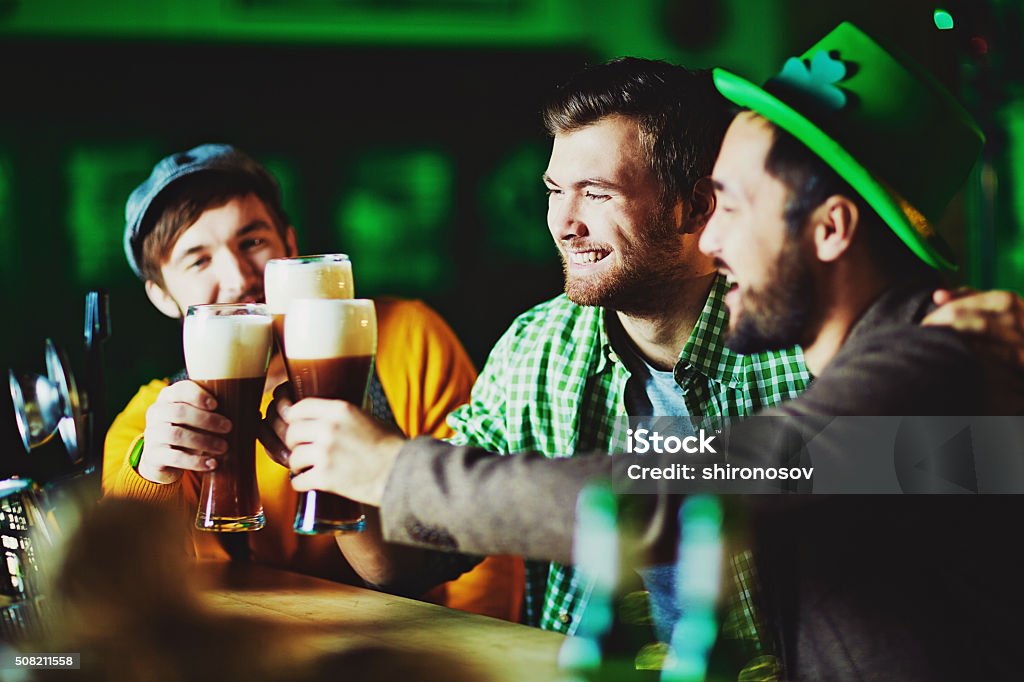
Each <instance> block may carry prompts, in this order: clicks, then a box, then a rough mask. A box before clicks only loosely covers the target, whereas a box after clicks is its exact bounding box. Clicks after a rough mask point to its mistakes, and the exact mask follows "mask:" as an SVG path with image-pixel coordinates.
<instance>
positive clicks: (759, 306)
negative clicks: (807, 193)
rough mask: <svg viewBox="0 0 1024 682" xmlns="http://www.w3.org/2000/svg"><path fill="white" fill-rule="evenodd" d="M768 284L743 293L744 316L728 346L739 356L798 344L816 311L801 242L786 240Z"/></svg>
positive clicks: (733, 326)
mask: <svg viewBox="0 0 1024 682" xmlns="http://www.w3.org/2000/svg"><path fill="white" fill-rule="evenodd" d="M767 281H768V284H767V285H765V286H763V287H761V288H760V289H751V290H748V291H747V292H745V293H743V294H742V296H743V305H742V313H741V314H740V317H739V319H737V320H735V322H734V323H733V324H731V325H730V331H729V333H728V334H727V336H726V338H725V343H726V345H727V346H728V347H729V348H730V349H731V350H733V351H735V352H737V353H745V354H749V353H760V352H763V351H771V350H782V349H784V348H791V347H792V346H795V345H797V344H799V343H800V342H801V341H802V340H803V337H804V336H805V334H806V331H807V329H808V327H809V325H810V321H811V319H812V316H813V311H814V309H815V300H816V299H815V287H814V278H813V276H812V273H811V269H810V267H809V264H808V262H807V260H806V259H805V258H804V256H803V253H802V251H801V246H800V244H799V242H798V240H796V239H793V238H787V239H786V243H785V244H784V246H783V248H782V251H781V252H780V253H779V256H778V258H777V259H776V261H775V263H774V264H773V266H772V268H771V271H770V273H769V277H768V278H767Z"/></svg>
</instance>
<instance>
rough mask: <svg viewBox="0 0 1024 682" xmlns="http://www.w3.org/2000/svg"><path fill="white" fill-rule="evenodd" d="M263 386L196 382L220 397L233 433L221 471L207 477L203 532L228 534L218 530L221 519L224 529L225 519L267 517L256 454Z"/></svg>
mask: <svg viewBox="0 0 1024 682" xmlns="http://www.w3.org/2000/svg"><path fill="white" fill-rule="evenodd" d="M263 382H264V379H263V378H262V377H254V378H250V379H211V380H207V381H196V383H197V384H199V385H200V386H202V387H203V388H205V389H206V390H207V391H209V392H210V393H211V394H213V395H214V396H216V397H217V410H216V412H217V413H218V414H222V415H224V416H225V417H227V418H228V419H230V420H231V431H229V432H228V433H226V434H224V435H223V438H224V439H225V440H226V441H227V442H228V449H227V453H226V454H225V455H223V456H222V457H220V458H219V459H218V460H217V468H216V469H215V470H214V471H211V472H210V473H208V474H206V476H207V482H206V485H207V486H208V487H209V492H208V495H207V496H206V497H204V500H205V505H206V507H207V509H205V510H204V509H202V508H200V513H199V517H198V518H199V519H201V520H202V524H203V525H201V526H200V528H204V529H207V530H225V529H224V528H215V526H217V525H218V521H217V519H221V522H220V525H223V520H225V519H230V518H238V519H249V518H256V517H261V516H262V515H263V505H262V504H260V493H259V487H258V486H257V484H256V450H255V445H256V427H257V425H258V424H259V423H260V408H259V405H260V398H262V397H263ZM254 405H255V406H256V407H255V409H253V406H254ZM204 511H205V512H206V513H204ZM239 530H243V529H241V528H240V529H239ZM244 530H254V529H252V528H246V529H244Z"/></svg>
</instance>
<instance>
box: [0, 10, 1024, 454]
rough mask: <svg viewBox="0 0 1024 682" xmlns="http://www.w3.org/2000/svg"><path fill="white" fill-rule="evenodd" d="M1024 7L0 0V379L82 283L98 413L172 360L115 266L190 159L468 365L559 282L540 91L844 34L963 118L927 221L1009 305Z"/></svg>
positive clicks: (137, 293) (1023, 107) (779, 51)
mask: <svg viewBox="0 0 1024 682" xmlns="http://www.w3.org/2000/svg"><path fill="white" fill-rule="evenodd" d="M1020 4H1021V3H1020V2H1019V0H976V1H968V0H956V1H955V2H949V3H945V4H941V5H938V4H936V3H934V2H925V1H921V0H899V1H898V2H894V1H893V0H878V1H876V0H871V1H861V2H821V1H820V0H818V1H811V0H705V1H704V2H692V1H690V0H633V1H632V2H618V1H615V0H590V1H584V0H383V1H381V0H0V59H2V64H3V67H4V68H3V71H2V73H3V76H2V81H0V82H2V90H0V281H2V290H3V292H4V293H3V296H4V299H3V303H4V308H5V309H6V310H8V311H10V314H8V315H7V316H6V320H7V322H6V323H7V324H9V325H11V328H12V329H11V331H10V332H9V333H7V334H4V335H2V336H0V359H2V362H0V366H4V365H6V366H12V367H15V368H18V369H19V370H26V369H33V370H35V371H42V367H43V355H42V349H43V339H44V338H45V337H47V336H49V337H52V338H54V339H55V340H56V341H57V342H58V343H59V344H60V345H62V346H63V347H64V348H65V349H66V350H67V351H68V352H69V354H70V355H71V356H72V359H73V361H74V363H75V366H76V368H78V369H80V368H81V362H82V352H81V339H82V319H83V297H84V294H85V292H86V291H87V290H88V289H90V288H94V287H103V288H105V289H106V290H108V291H109V293H110V297H111V311H112V319H113V337H112V338H111V339H110V340H109V342H108V343H107V344H106V356H107V367H108V377H107V381H108V384H107V391H106V395H105V397H104V400H105V403H106V406H107V408H108V413H109V414H114V413H116V411H117V410H119V409H120V407H121V406H123V405H124V403H125V402H127V400H128V399H129V398H130V397H131V395H132V394H133V393H134V391H135V389H136V388H137V387H138V386H139V385H140V384H141V383H144V382H146V381H148V380H149V379H151V378H153V377H158V376H165V375H167V374H169V373H172V372H174V371H176V370H177V369H178V368H180V367H181V366H182V359H181V350H180V335H179V328H178V324H177V323H176V322H173V321H171V320H168V319H166V318H164V317H162V316H161V315H160V314H159V313H158V312H157V311H156V310H155V309H153V308H152V307H151V306H150V305H149V303H148V301H147V300H146V298H145V295H144V293H143V290H142V286H141V285H140V283H139V282H138V281H137V280H136V279H135V278H134V276H133V275H132V273H131V271H130V270H129V269H128V266H127V264H126V263H125V260H124V256H123V252H122V247H121V237H122V230H123V220H124V219H123V206H124V200H125V198H126V197H127V195H128V193H129V192H130V191H131V189H132V188H133V187H134V186H135V185H137V184H138V183H139V182H141V181H142V180H143V179H144V178H145V177H146V175H147V174H148V172H149V170H150V168H151V167H152V165H153V164H154V163H155V162H156V161H157V160H158V159H159V158H161V157H162V156H164V155H166V154H168V153H170V152H173V151H180V150H183V149H186V148H188V147H191V146H193V145H196V144H198V143H201V142H229V143H232V144H235V145H237V146H239V147H241V148H242V149H244V150H246V151H248V152H249V153H250V154H252V155H253V156H254V157H255V158H257V159H258V160H260V161H263V162H264V163H266V164H267V165H268V167H269V168H270V169H271V170H272V171H273V172H274V173H275V174H276V175H277V177H278V178H279V180H280V181H281V184H282V187H283V191H284V196H285V204H286V207H287V208H288V210H289V213H290V215H291V216H292V219H293V222H294V224H295V226H296V228H297V229H298V231H299V240H300V248H301V250H302V251H303V252H306V253H314V252H324V251H344V252H348V253H350V254H351V255H352V257H353V262H354V271H355V276H356V286H357V292H358V294H359V295H366V296H373V295H380V294H396V295H401V296H410V297H416V298H422V299H424V300H426V301H427V302H428V303H430V304H432V305H433V306H434V307H435V308H437V309H438V310H439V311H440V312H441V313H442V314H443V315H444V316H445V317H446V319H448V321H449V322H450V323H451V325H452V326H453V327H454V328H455V330H456V332H457V333H458V334H459V336H460V338H462V340H463V342H464V343H465V345H466V347H467V349H468V350H469V352H470V354H471V355H472V357H473V359H474V361H475V362H476V363H477V365H478V366H480V365H481V364H482V363H483V361H484V360H485V359H486V354H487V351H488V350H489V348H490V347H491V345H492V344H493V343H494V341H495V340H496V339H497V337H498V335H499V334H500V333H501V332H502V331H503V330H504V329H505V328H506V327H507V325H508V324H509V322H510V321H511V320H512V318H513V317H514V316H515V315H516V314H517V313H519V312H522V311H524V310H526V309H527V308H528V307H529V306H531V305H532V304H534V303H537V302H539V301H541V300H544V299H546V298H549V297H551V296H553V295H555V294H557V293H558V292H559V291H560V288H561V287H560V284H561V275H560V269H559V265H558V259H557V255H556V252H555V250H554V248H553V247H552V246H551V243H550V237H549V236H548V233H547V230H546V227H545V221H544V212H545V199H544V193H543V187H542V184H541V182H540V179H539V178H540V174H541V172H542V171H543V170H544V167H545V164H546V161H547V154H548V146H549V142H548V140H547V139H546V137H545V135H544V133H543V129H542V127H541V125H540V121H539V115H538V112H539V107H540V102H541V99H542V98H543V96H544V95H545V93H547V92H548V91H549V90H550V89H551V88H552V87H553V85H555V84H556V83H558V82H560V81H562V80H563V79H564V78H565V77H566V76H568V75H569V74H571V73H572V72H574V71H577V70H578V69H580V68H581V67H583V66H584V65H585V64H586V63H590V62H595V61H603V60H606V59H608V58H611V57H614V56H619V55H637V56H644V57H655V58H662V59H667V60H669V61H673V62H677V63H682V64H685V65H687V66H692V67H706V66H711V65H720V66H727V67H731V68H733V69H736V70H738V71H739V72H740V73H743V74H745V75H749V76H751V77H753V78H754V79H763V78H767V77H768V76H770V75H771V74H772V73H774V71H775V70H776V69H777V67H778V66H779V65H780V64H781V63H782V61H783V60H784V59H785V58H786V57H788V56H791V55H794V54H799V53H801V52H802V51H803V50H804V49H805V48H806V47H808V46H809V45H810V44H811V43H812V42H814V41H815V40H816V39H817V38H818V37H820V36H821V35H822V34H824V33H825V32H826V31H827V30H829V29H830V28H832V27H833V26H834V25H835V24H836V23H838V22H839V21H841V20H843V19H852V20H854V21H856V22H858V23H859V24H860V25H861V26H863V27H864V28H866V29H868V30H869V31H871V32H873V33H875V34H876V35H878V36H879V37H881V38H883V39H887V40H888V41H889V42H891V43H893V44H896V45H899V46H900V47H901V48H902V49H903V50H905V51H906V52H907V53H909V54H910V55H912V56H913V57H915V58H916V59H918V60H919V61H922V62H923V63H925V64H926V65H927V66H928V67H929V68H931V69H932V70H933V71H934V72H935V73H936V74H937V75H938V77H939V79H940V80H942V81H943V82H945V83H946V84H947V85H948V86H949V87H951V88H952V89H953V90H954V92H956V93H957V94H958V96H959V98H960V99H961V100H962V101H963V102H964V103H965V104H966V105H967V107H968V109H970V110H971V111H972V112H973V113H974V114H975V115H976V116H977V117H978V119H979V120H980V121H981V123H982V127H983V128H984V130H985V132H986V134H987V135H988V146H987V150H986V155H985V157H984V159H983V161H982V163H980V164H979V166H978V169H977V171H976V173H975V175H974V177H973V178H972V180H971V183H970V185H969V187H968V189H967V190H966V191H965V192H964V193H963V195H962V196H961V197H959V198H958V199H957V201H956V202H955V203H954V206H953V210H952V211H950V214H949V217H948V220H947V222H946V224H945V225H943V226H942V229H943V230H944V232H945V234H946V235H947V236H948V237H949V238H950V241H951V242H952V243H953V244H954V245H955V248H956V249H957V250H958V251H959V253H960V255H961V259H962V262H963V263H964V265H965V267H964V269H963V271H962V272H961V275H960V278H961V281H963V282H966V283H970V284H973V285H976V286H982V287H1002V288H1011V289H1017V290H1019V289H1020V288H1021V286H1022V284H1024V242H1022V236H1021V225H1022V223H1024V199H1022V198H1021V190H1022V189H1024V56H1022V48H1021V40H1020V38H1021V33H1022V28H1024V20H1022V8H1021V7H1020ZM939 7H941V8H942V9H944V10H946V11H948V14H949V16H951V17H952V22H951V23H952V28H949V29H947V30H940V29H939V26H940V25H941V26H943V27H946V26H948V24H949V23H950V22H948V21H942V20H940V21H937V20H936V15H935V11H936V9H937V8H939ZM935 143H936V144H942V140H936V141H935ZM3 393H4V394H5V393H6V392H3ZM3 400H4V401H7V400H8V399H7V397H6V395H4V397H3ZM0 410H2V411H3V414H2V415H0V423H2V424H3V428H2V431H0V437H2V442H0V446H2V447H4V449H5V451H6V452H5V454H9V452H10V451H11V450H10V448H13V447H14V446H13V445H7V444H9V443H13V438H14V436H13V420H11V419H10V418H9V415H10V409H9V403H8V402H4V403H2V404H0ZM47 447H49V446H47Z"/></svg>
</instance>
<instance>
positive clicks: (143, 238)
mask: <svg viewBox="0 0 1024 682" xmlns="http://www.w3.org/2000/svg"><path fill="white" fill-rule="evenodd" d="M125 220H126V226H125V235H124V246H125V254H126V256H127V258H128V264H129V265H130V266H131V268H132V270H133V271H134V272H135V274H136V275H138V276H139V278H140V279H141V280H142V281H143V282H144V285H145V289H146V295H147V296H148V297H149V299H150V301H152V303H153V305H154V306H156V307H157V309H159V310H160V312H162V313H164V314H165V315H167V316H168V317H171V318H174V319H179V320H180V319H182V318H183V317H184V315H185V312H186V311H187V310H188V307H189V306H190V305H196V304H206V303H238V302H257V301H262V300H263V270H264V268H265V267H266V264H267V262H268V261H270V260H271V259H273V258H282V257H287V256H295V255H297V254H298V248H297V245H296V237H295V230H294V228H293V227H292V226H291V224H290V221H289V220H288V217H287V215H286V214H285V211H284V208H283V207H282V204H281V196H280V190H279V188H278V185H277V183H276V182H275V180H274V179H273V177H271V175H270V174H269V173H268V172H267V171H266V169H265V168H263V166H261V165H260V164H258V163H257V162H256V161H254V160H253V159H252V158H250V157H249V156H247V155H246V154H244V153H242V152H241V151H239V150H237V149H234V148H233V147H230V146H228V145H220V144H204V145H200V146H198V147H195V148H194V149H190V150H188V151H186V152H182V153H178V154H172V155H170V156H168V157H166V158H164V159H163V160H161V161H160V162H159V163H158V164H157V165H156V166H155V167H154V168H153V171H152V173H151V174H150V176H149V178H148V179H147V180H146V181H145V182H143V183H142V184H141V185H139V187H137V188H136V189H135V191H133V192H132V194H131V196H130V197H129V198H128V202H127V205H126V206H125ZM376 308H377V316H378V326H379V330H380V333H379V338H380V344H379V350H378V355H377V364H376V370H375V372H374V374H373V377H372V379H371V389H370V390H371V394H372V395H374V397H375V400H374V406H375V410H374V411H375V414H376V416H377V417H379V418H382V419H383V420H384V421H385V422H388V423H390V424H391V425H392V426H394V427H397V428H398V429H400V430H401V431H402V432H403V433H406V434H408V435H410V436H414V435H418V434H430V435H434V436H437V437H445V436H448V435H450V430H449V429H448V427H447V426H446V425H445V423H444V417H445V416H446V415H447V414H448V413H449V412H450V411H451V410H452V409H454V408H455V407H457V406H458V405H460V404H462V403H464V402H466V400H467V399H468V398H469V390H470V388H471V386H472V384H473V381H474V379H475V371H474V369H473V366H472V364H471V362H470V360H469V358H468V356H467V355H466V352H465V350H464V349H463V348H462V345H461V344H460V343H459V341H458V339H457V338H456V337H455V335H454V333H453V332H452V331H451V329H450V328H449V327H448V326H447V325H446V324H445V322H444V321H443V320H442V319H441V318H440V317H439V316H438V315H437V313H435V312H434V311H433V310H431V309H430V308H428V307H427V306H426V305H424V304H422V303H420V302H418V301H403V300H395V299H385V300H378V301H377V302H376ZM410 345H412V346H415V347H416V348H415V350H417V351H418V352H408V351H409V347H410ZM285 378H286V373H285V367H284V361H283V359H282V358H281V356H280V354H279V353H275V354H274V356H273V358H272V359H271V362H270V368H269V371H268V373H267V380H266V386H265V393H266V394H265V396H264V397H265V399H264V401H263V404H264V407H265V406H266V404H267V403H269V401H270V396H271V393H272V391H273V389H274V388H275V387H276V386H277V385H279V384H281V383H282V382H283V381H284V380H285ZM214 407H215V402H214V399H213V396H211V395H210V394H208V393H207V392H206V391H204V390H203V389H202V388H200V386H199V385H198V384H196V383H194V382H192V381H189V380H188V379H187V377H186V376H185V374H184V372H182V373H181V374H180V375H178V376H176V377H172V378H171V379H170V380H155V381H152V382H150V383H149V384H148V385H146V386H143V387H142V388H141V389H140V390H139V392H138V394H137V395H136V396H135V397H134V398H133V399H132V400H131V402H130V403H129V404H128V406H127V407H126V408H125V410H124V411H123V412H122V413H121V414H120V415H118V417H117V418H116V419H115V420H114V422H113V424H112V425H111V428H110V431H109V432H108V434H107V439H106V447H105V452H104V480H103V488H104V491H105V493H106V494H109V495H116V496H126V497H133V498H140V499H147V500H154V501H166V502H169V503H173V504H178V505H181V506H182V507H188V508H189V510H190V511H191V510H194V509H195V506H196V503H197V493H198V489H199V487H198V486H199V480H200V476H201V474H202V473H203V472H205V471H210V470H212V469H215V468H216V466H217V459H218V455H219V454H221V453H223V452H224V450H225V448H226V442H225V440H224V438H223V435H224V434H225V433H227V432H228V431H229V430H230V429H231V424H230V422H229V420H228V419H227V418H225V417H223V416H221V415H218V414H217V413H216V412H215V411H214ZM257 479H258V483H259V487H260V491H261V497H262V501H263V505H264V510H265V515H266V526H265V527H264V529H263V530H261V531H259V532H256V533H246V534H242V535H240V536H239V537H238V538H231V539H222V538H219V537H218V534H213V533H203V532H198V531H194V532H193V534H192V540H193V544H194V549H195V553H196V555H197V556H198V557H201V558H219V559H224V558H226V557H227V556H232V557H245V558H251V559H252V560H254V561H257V562H260V563H266V564H270V565H275V566H280V567H284V568H288V569H291V570H296V571H299V572H303V573H307V574H311V575H317V576H320V577H326V578H331V579H334V580H340V581H344V582H350V583H359V582H360V578H362V579H364V580H366V581H369V582H371V583H373V584H377V585H382V586H384V587H387V588H388V589H391V590H394V591H401V592H404V593H407V594H411V595H418V594H420V593H421V592H422V591H423V590H424V589H426V588H427V587H430V586H432V584H430V585H428V584H426V583H424V582H422V581H419V580H417V579H416V577H415V576H417V575H419V574H420V571H418V570H417V566H418V562H421V561H424V560H425V555H424V554H423V553H422V552H416V551H410V550H406V551H402V550H397V549H394V548H391V547H386V546H384V545H383V544H382V543H381V541H380V537H379V533H377V532H375V531H374V529H373V527H372V526H373V525H374V523H375V522H374V515H372V514H371V515H369V518H368V520H369V523H370V525H371V528H370V529H369V530H368V532H365V533H357V534H348V535H344V536H338V540H337V542H335V539H334V537H332V536H331V535H314V536H300V535H297V534H295V533H294V532H293V531H292V521H293V519H294V517H295V506H296V494H295V492H294V491H293V489H292V487H291V485H290V482H289V477H288V470H287V469H286V468H284V467H282V466H280V465H278V464H276V463H274V462H272V461H271V460H270V458H269V457H267V456H265V453H264V451H263V448H262V446H258V452H257ZM339 547H340V548H341V551H339ZM470 565H471V563H467V564H464V565H460V566H454V567H453V569H452V573H453V574H456V575H457V573H458V571H459V570H464V569H465V568H466V567H468V566H470ZM396 566H402V571H401V572H400V575H401V576H402V577H401V580H400V581H398V582H396V581H395V580H394V577H395V575H398V574H397V573H396V572H395V567H396ZM410 569H411V570H410ZM474 574H475V575H474V576H473V577H472V578H471V579H470V580H468V581H466V582H465V583H459V582H458V581H456V582H455V583H451V584H449V585H448V586H447V587H446V588H443V589H442V590H441V591H440V592H438V593H435V594H433V595H432V597H433V598H434V599H437V600H440V601H442V602H443V603H446V604H448V605H451V606H455V607H460V608H467V609H469V610H473V611H477V612H481V613H485V614H487V615H493V616H498V617H504V618H508V619H514V618H515V617H516V613H517V604H516V603H515V602H516V600H515V599H513V598H511V597H509V596H508V595H509V594H510V593H514V592H515V591H516V590H515V589H514V583H515V582H516V580H518V578H517V577H516V576H517V571H516V570H515V566H514V562H513V560H512V559H510V558H503V559H500V560H498V559H490V560H487V561H485V562H484V563H483V564H482V565H481V566H480V567H478V568H477V569H475V570H474ZM410 577H412V580H410V579H409V578H410Z"/></svg>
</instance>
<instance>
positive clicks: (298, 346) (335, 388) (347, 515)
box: [284, 298, 377, 535]
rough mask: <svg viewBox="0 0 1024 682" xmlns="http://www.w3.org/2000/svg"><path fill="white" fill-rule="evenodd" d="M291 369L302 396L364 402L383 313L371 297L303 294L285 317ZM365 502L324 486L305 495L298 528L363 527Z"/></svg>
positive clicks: (303, 530)
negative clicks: (378, 320)
mask: <svg viewBox="0 0 1024 682" xmlns="http://www.w3.org/2000/svg"><path fill="white" fill-rule="evenodd" d="M284 343H285V348H287V349H288V373H289V377H290V378H291V382H292V392H293V394H294V396H293V397H294V398H295V400H296V401H299V400H302V399H303V398H331V399H341V400H346V401H348V402H350V403H355V404H356V405H362V404H363V402H364V401H365V400H366V390H367V387H368V386H369V382H370V375H371V373H372V372H373V360H374V356H375V355H376V353H377V315H376V310H375V309H374V306H373V301H371V300H369V299H347V300H345V299H333V300H332V299H315V298H300V299H295V300H293V301H292V302H291V304H290V305H289V307H288V312H287V314H286V315H285V320H284ZM364 523H365V516H364V514H363V508H362V505H360V504H359V503H358V502H354V501H353V500H350V499H348V498H346V497H340V496H338V495H334V494H331V493H325V492H322V491H318V490H310V491H308V492H305V493H300V494H299V503H298V507H297V508H296V510H295V526H294V528H295V532H296V533H302V534H307V535H308V534H314V533H337V532H345V531H361V530H362V529H363V525H364Z"/></svg>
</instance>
